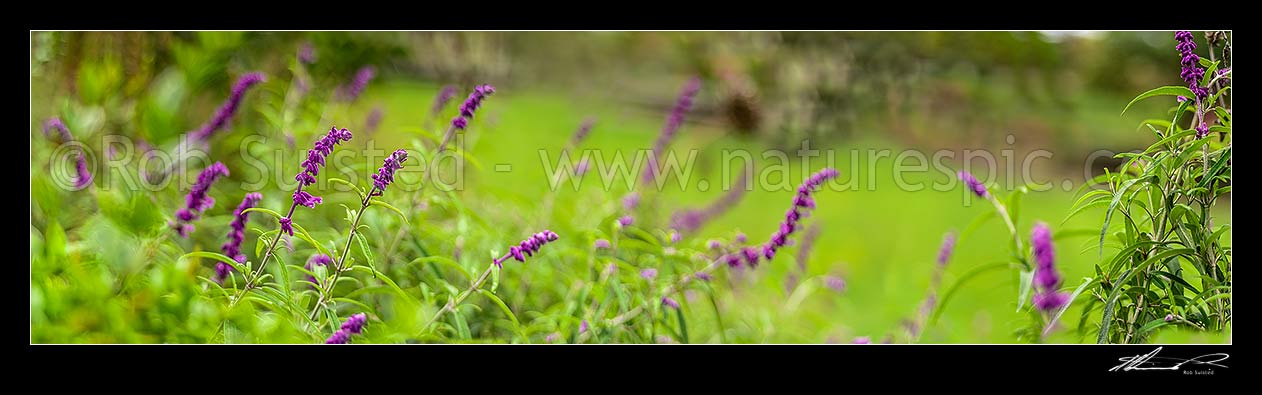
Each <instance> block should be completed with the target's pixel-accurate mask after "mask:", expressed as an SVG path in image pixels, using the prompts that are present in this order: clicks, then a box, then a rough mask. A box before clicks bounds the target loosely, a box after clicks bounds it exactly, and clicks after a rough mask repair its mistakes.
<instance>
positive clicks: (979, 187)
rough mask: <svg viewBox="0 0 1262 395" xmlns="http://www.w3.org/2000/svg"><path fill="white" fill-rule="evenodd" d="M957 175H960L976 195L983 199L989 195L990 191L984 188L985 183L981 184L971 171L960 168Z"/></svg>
mask: <svg viewBox="0 0 1262 395" xmlns="http://www.w3.org/2000/svg"><path fill="white" fill-rule="evenodd" d="M957 175H959V176H960V180H961V181H964V184H966V185H968V189H970V190H972V191H973V194H975V195H977V197H979V198H983V199H984V198H986V197H987V196H990V192H989V191H987V190H986V185H985V184H982V182H981V181H979V180H978V179H977V177H973V174H972V173H969V172H967V171H964V170H960V172H959V173H957Z"/></svg>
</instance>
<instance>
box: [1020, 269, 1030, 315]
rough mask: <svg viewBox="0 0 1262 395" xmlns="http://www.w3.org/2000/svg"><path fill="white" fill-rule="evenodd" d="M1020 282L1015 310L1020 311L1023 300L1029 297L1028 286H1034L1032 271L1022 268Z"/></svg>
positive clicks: (1023, 305) (1023, 303)
mask: <svg viewBox="0 0 1262 395" xmlns="http://www.w3.org/2000/svg"><path fill="white" fill-rule="evenodd" d="M1018 281H1020V282H1021V283H1020V284H1018V285H1019V286H1020V290H1019V291H1017V312H1018V313H1020V312H1021V308H1022V307H1025V300H1026V299H1029V298H1030V288H1032V287H1033V286H1034V271H1033V270H1022V271H1021V276H1020V277H1019V280H1018Z"/></svg>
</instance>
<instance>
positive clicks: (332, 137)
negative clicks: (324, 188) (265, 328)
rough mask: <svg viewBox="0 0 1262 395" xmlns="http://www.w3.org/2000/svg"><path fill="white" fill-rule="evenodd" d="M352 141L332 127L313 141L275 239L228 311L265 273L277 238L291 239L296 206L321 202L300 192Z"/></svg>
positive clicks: (274, 249) (344, 131) (279, 220)
mask: <svg viewBox="0 0 1262 395" xmlns="http://www.w3.org/2000/svg"><path fill="white" fill-rule="evenodd" d="M352 137H353V135H352V134H351V132H350V131H349V130H346V129H345V128H343V129H338V128H337V127H336V126H334V127H333V128H331V129H329V133H328V134H326V135H325V136H324V137H321V138H320V139H319V140H317V141H316V143H315V147H314V148H312V149H311V150H308V151H307V159H306V160H304V161H303V162H302V167H303V169H302V170H301V171H299V172H298V175H296V176H294V179H295V180H297V181H298V188H296V189H295V190H294V194H293V200H292V202H291V203H290V205H289V212H288V213H287V214H285V216H284V217H281V218H280V219H278V222H279V224H280V230H279V231H277V232H276V236H275V237H273V238H272V241H271V242H270V243H268V244H267V250H266V252H265V253H264V254H263V258H262V259H261V260H260V261H259V267H258V269H255V270H254V272H253V273H247V275H246V280H245V286H243V287H242V288H241V290H240V291H237V293H236V294H235V295H234V296H233V298H232V300H231V301H230V302H229V306H230V308H231V306H236V304H237V303H238V302H240V301H241V299H242V297H243V296H245V294H246V293H248V292H250V290H252V289H254V287H255V286H257V284H256V282H257V281H258V278H259V277H260V276H262V275H263V273H265V271H264V270H266V269H267V263H268V262H269V261H270V260H271V258H272V254H274V253H275V251H276V246H277V244H279V242H280V238H281V235H282V234H288V235H289V236H293V235H294V225H293V216H294V211H295V210H296V209H297V208H298V206H300V205H302V206H307V207H309V208H315V205H316V204H319V203H321V202H322V201H323V199H322V198H320V197H316V196H312V195H311V193H309V192H305V191H303V190H302V189H303V187H307V186H310V185H312V184H315V181H316V179H315V176H316V175H318V174H319V172H320V166H323V165H324V158H325V157H326V156H328V155H329V154H331V153H333V148H334V147H335V146H337V145H339V144H341V143H342V142H343V141H350V139H351V138H352Z"/></svg>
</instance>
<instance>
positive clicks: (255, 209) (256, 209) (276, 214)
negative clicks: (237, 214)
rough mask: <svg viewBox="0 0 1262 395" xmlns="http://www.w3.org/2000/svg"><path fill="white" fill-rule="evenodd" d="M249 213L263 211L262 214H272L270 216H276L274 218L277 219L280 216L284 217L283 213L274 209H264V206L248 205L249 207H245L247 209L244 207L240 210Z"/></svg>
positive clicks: (242, 212)
mask: <svg viewBox="0 0 1262 395" xmlns="http://www.w3.org/2000/svg"><path fill="white" fill-rule="evenodd" d="M249 213H263V214H267V215H270V216H272V217H275V218H276V219H278V220H279V219H281V218H284V217H285V216H283V215H280V213H278V212H275V211H272V210H269V209H265V208H262V207H250V208H247V209H245V210H242V211H241V214H249Z"/></svg>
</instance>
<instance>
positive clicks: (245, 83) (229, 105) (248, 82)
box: [191, 72, 266, 141]
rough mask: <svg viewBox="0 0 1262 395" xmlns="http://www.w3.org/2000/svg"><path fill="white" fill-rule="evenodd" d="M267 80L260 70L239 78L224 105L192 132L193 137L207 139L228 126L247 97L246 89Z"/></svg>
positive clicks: (198, 139)
mask: <svg viewBox="0 0 1262 395" xmlns="http://www.w3.org/2000/svg"><path fill="white" fill-rule="evenodd" d="M265 80H266V77H265V76H264V75H263V73H259V72H253V73H246V74H245V75H242V76H241V78H238V79H237V83H236V84H234V85H233V86H232V91H231V92H230V93H229V94H228V99H227V100H224V102H223V105H221V106H219V109H217V110H215V115H214V116H212V117H211V118H210V120H208V121H206V123H204V124H202V126H201V127H199V128H197V130H196V131H194V132H192V133H191V137H192V139H193V140H194V141H206V140H208V139H210V137H211V136H212V135H214V134H215V132H217V131H219V130H222V129H223V128H224V127H225V126H227V125H228V121H230V120H232V116H233V115H236V113H237V108H239V107H240V106H241V101H242V100H243V99H245V93H246V91H248V90H250V88H251V87H253V86H255V85H258V84H260V83H262V82H264V81H265Z"/></svg>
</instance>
